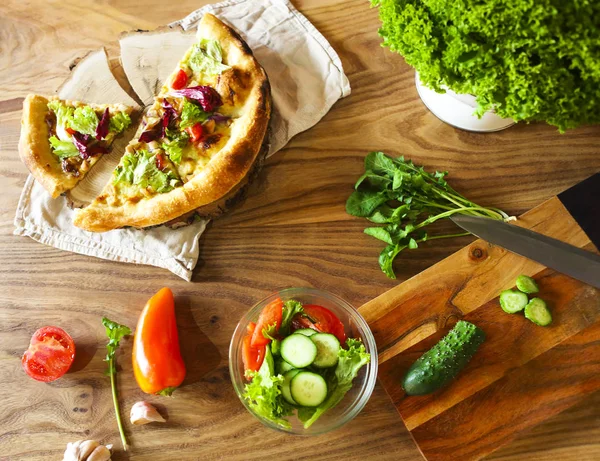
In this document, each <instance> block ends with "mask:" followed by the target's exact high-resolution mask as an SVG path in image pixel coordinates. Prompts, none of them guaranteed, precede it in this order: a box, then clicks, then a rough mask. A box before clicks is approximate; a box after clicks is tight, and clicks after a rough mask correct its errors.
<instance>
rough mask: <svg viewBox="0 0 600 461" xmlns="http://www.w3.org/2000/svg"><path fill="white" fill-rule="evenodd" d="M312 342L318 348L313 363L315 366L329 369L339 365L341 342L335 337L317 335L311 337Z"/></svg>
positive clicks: (324, 334) (325, 334) (327, 334)
mask: <svg viewBox="0 0 600 461" xmlns="http://www.w3.org/2000/svg"><path fill="white" fill-rule="evenodd" d="M310 340H311V341H312V342H313V343H315V345H316V346H317V356H316V357H315V360H314V361H313V363H312V365H313V366H315V367H317V368H329V367H334V366H336V365H337V363H338V353H339V351H340V341H339V340H338V339H337V338H336V337H335V336H334V335H332V334H329V333H317V334H314V335H312V336H310Z"/></svg>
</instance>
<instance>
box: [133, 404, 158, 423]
mask: <svg viewBox="0 0 600 461" xmlns="http://www.w3.org/2000/svg"><path fill="white" fill-rule="evenodd" d="M129 419H130V420H131V424H135V425H142V424H148V423H153V422H156V423H166V422H167V420H166V419H165V418H163V417H162V416H161V415H160V413H159V412H158V411H157V410H156V408H154V407H153V406H152V405H150V404H149V403H148V402H137V403H136V404H134V405H133V406H132V407H131V413H130V414H129Z"/></svg>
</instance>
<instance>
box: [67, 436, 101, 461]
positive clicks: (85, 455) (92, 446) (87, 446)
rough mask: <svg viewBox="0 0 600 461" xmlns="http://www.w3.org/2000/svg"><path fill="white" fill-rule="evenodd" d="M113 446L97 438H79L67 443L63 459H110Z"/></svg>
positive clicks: (71, 460) (97, 460)
mask: <svg viewBox="0 0 600 461" xmlns="http://www.w3.org/2000/svg"><path fill="white" fill-rule="evenodd" d="M111 448H112V445H106V446H104V445H100V443H99V442H97V441H96V440H78V441H77V442H73V443H68V444H67V449H66V450H65V454H64V456H63V461H110V449H111Z"/></svg>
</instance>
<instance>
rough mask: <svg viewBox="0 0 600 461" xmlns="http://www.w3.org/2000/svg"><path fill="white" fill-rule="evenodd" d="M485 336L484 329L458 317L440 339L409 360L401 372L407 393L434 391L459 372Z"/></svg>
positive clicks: (415, 393)
mask: <svg viewBox="0 0 600 461" xmlns="http://www.w3.org/2000/svg"><path fill="white" fill-rule="evenodd" d="M484 340H485V333H484V332H483V330H481V329H479V328H477V327H476V326H475V325H473V324H472V323H469V322H465V321H464V320H459V321H458V323H457V324H456V325H455V326H454V328H453V329H452V330H450V332H449V333H448V334H447V335H446V336H445V337H444V338H443V339H441V340H440V342H438V343H437V344H436V345H435V346H433V347H432V348H431V349H429V350H428V351H427V352H425V353H424V354H423V355H422V356H421V357H420V358H419V359H417V361H416V362H415V363H413V364H412V366H411V367H410V368H409V369H408V372H407V373H406V375H405V376H404V381H403V384H402V387H403V388H404V390H405V391H406V393H407V394H408V395H425V394H430V393H432V392H435V391H437V390H438V389H440V388H441V387H443V386H445V385H446V384H448V383H449V382H450V381H452V380H453V379H454V378H455V377H456V375H458V373H459V372H460V370H462V369H463V368H464V366H465V365H466V364H467V363H469V361H470V360H471V358H472V357H473V355H475V352H477V349H479V346H480V345H481V344H482V343H483V341H484Z"/></svg>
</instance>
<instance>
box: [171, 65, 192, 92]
mask: <svg viewBox="0 0 600 461" xmlns="http://www.w3.org/2000/svg"><path fill="white" fill-rule="evenodd" d="M187 82H188V76H187V74H186V73H185V70H183V69H179V72H177V74H176V75H175V78H173V82H172V83H171V88H173V89H174V90H181V89H182V88H185V86H186V85H187Z"/></svg>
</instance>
